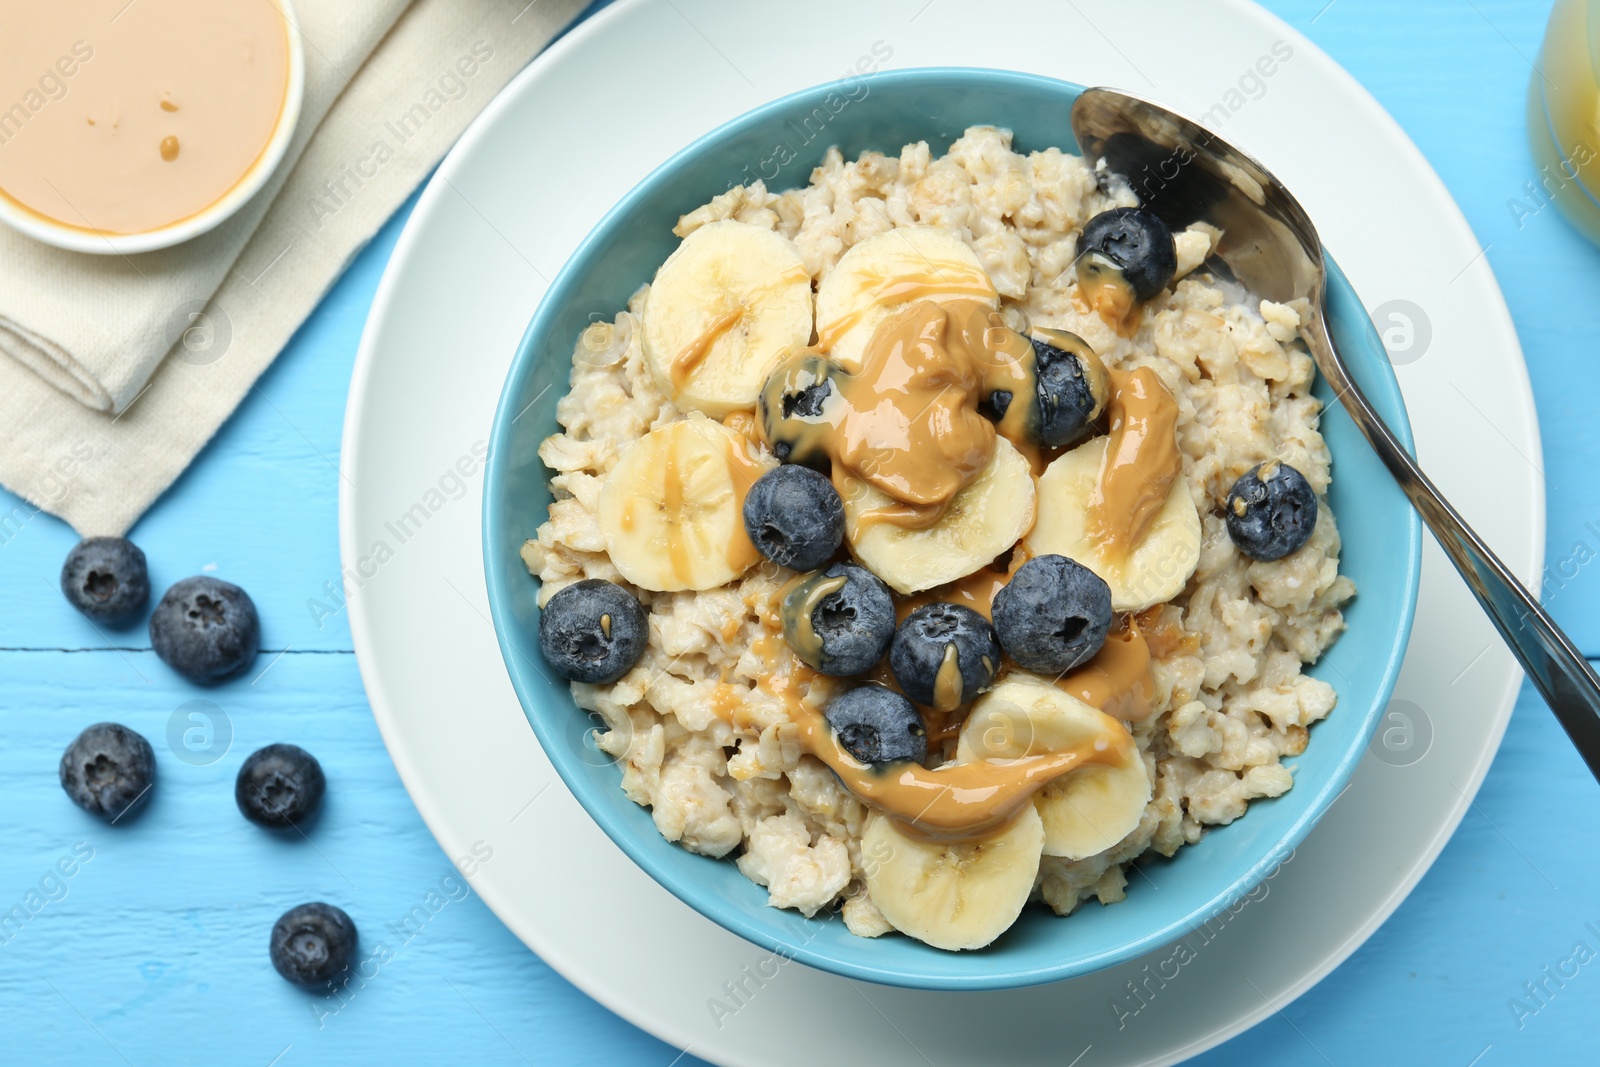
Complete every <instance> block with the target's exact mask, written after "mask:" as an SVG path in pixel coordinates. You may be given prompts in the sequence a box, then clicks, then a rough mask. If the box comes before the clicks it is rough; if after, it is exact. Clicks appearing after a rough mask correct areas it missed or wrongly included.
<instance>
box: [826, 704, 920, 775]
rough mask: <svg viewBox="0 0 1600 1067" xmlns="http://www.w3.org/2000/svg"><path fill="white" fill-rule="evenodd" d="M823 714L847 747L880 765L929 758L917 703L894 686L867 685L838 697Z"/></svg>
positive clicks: (855, 753)
mask: <svg viewBox="0 0 1600 1067" xmlns="http://www.w3.org/2000/svg"><path fill="white" fill-rule="evenodd" d="M823 715H824V716H825V717H826V718H827V720H828V725H829V726H831V727H833V732H834V734H835V735H836V736H837V737H838V738H839V743H840V744H841V745H843V746H844V747H845V750H846V751H848V752H849V753H850V755H852V756H854V757H855V758H856V759H858V760H860V761H861V762H862V763H869V764H872V765H874V766H878V765H880V764H884V763H894V762H896V761H898V760H910V761H912V762H913V763H921V762H922V761H923V760H925V759H927V758H928V734H927V731H926V730H925V729H924V728H923V725H922V715H921V714H920V713H919V712H918V711H917V709H916V706H915V705H914V704H912V703H911V701H909V700H907V699H906V698H905V697H903V696H901V695H900V694H899V693H896V692H895V691H894V690H893V689H885V688H884V687H883V686H881V685H863V686H859V687H858V688H855V689H851V690H848V691H846V692H844V693H841V694H839V695H838V696H836V697H834V698H833V700H832V702H831V703H829V704H828V707H827V710H825V711H824V712H823Z"/></svg>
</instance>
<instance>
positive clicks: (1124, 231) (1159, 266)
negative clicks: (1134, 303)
mask: <svg viewBox="0 0 1600 1067" xmlns="http://www.w3.org/2000/svg"><path fill="white" fill-rule="evenodd" d="M1085 252H1098V253H1100V254H1101V255H1102V256H1104V257H1105V258H1106V259H1109V260H1110V261H1111V262H1112V264H1113V265H1115V266H1116V268H1117V269H1118V270H1120V271H1121V272H1122V277H1123V279H1124V280H1125V281H1126V282H1127V283H1128V286H1129V288H1131V289H1132V290H1133V295H1134V298H1135V299H1137V300H1149V299H1150V298H1151V297H1153V296H1155V295H1156V294H1157V293H1159V292H1161V290H1163V289H1165V288H1166V287H1167V285H1168V284H1169V283H1170V282H1171V281H1172V276H1173V275H1174V274H1176V273H1177V272H1178V249H1177V245H1176V244H1175V243H1174V242H1173V240H1172V231H1171V230H1170V229H1168V228H1167V224H1166V223H1165V222H1162V221H1161V219H1160V218H1159V217H1158V216H1157V215H1155V214H1153V213H1152V212H1149V211H1146V210H1144V209H1143V208H1137V207H1118V208H1112V209H1111V210H1110V211H1102V212H1101V213H1100V214H1098V215H1096V216H1095V217H1094V218H1092V219H1090V220H1089V221H1088V222H1087V223H1086V224H1085V225H1084V227H1083V233H1082V235H1081V236H1079V238H1078V254H1079V255H1080V256H1081V255H1083V254H1084V253H1085Z"/></svg>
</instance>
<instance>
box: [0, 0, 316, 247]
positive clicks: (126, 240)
mask: <svg viewBox="0 0 1600 1067" xmlns="http://www.w3.org/2000/svg"><path fill="white" fill-rule="evenodd" d="M272 2H273V3H274V4H275V5H276V6H277V8H278V10H279V12H280V13H281V14H282V15H283V19H284V22H285V23H287V24H288V30H289V82H288V85H287V86H285V88H284V94H283V108H282V110H280V111H279V112H278V122H277V125H276V126H274V127H273V129H272V136H271V137H270V138H268V140H267V145H266V148H265V149H263V150H262V152H261V154H260V155H259V156H257V157H256V161H255V162H254V163H253V164H251V166H250V169H249V170H247V171H245V173H244V176H243V177H242V178H240V179H239V180H238V181H237V182H235V183H234V185H233V188H231V189H229V190H228V191H227V192H226V193H224V194H223V195H222V197H221V198H220V199H218V200H217V201H215V202H214V203H212V204H210V205H209V206H207V207H205V208H203V209H202V210H200V211H197V212H196V213H195V214H193V215H190V216H189V217H188V218H184V219H180V220H178V221H177V222H174V223H170V224H169V225H166V226H162V227H160V228H159V229H154V230H145V231H144V232H142V233H102V232H101V231H99V230H94V229H88V228H85V227H82V226H72V225H70V224H68V223H65V222H59V221H57V220H55V219H51V218H48V217H46V216H44V215H40V214H38V213H36V212H33V211H29V210H28V209H26V208H24V207H23V206H21V205H20V204H18V203H16V202H15V201H13V200H12V199H11V198H10V197H7V196H0V222H4V223H5V224H6V225H8V226H10V227H11V228H12V229H15V230H18V231H20V232H22V233H24V234H26V235H28V236H29V237H32V238H33V239H34V240H36V241H43V242H44V243H45V244H47V245H54V246H55V247H57V248H65V249H66V250H67V251H69V252H88V253H90V254H92V255H103V256H109V255H132V254H134V253H137V252H154V251H155V250H156V249H158V248H170V247H172V246H173V245H175V244H182V243H183V242H184V241H187V240H189V239H191V238H194V237H199V236H200V235H201V234H203V233H205V232H207V231H209V230H212V229H215V228H216V227H217V226H220V225H221V224H222V223H223V222H225V221H226V220H227V219H228V218H230V217H231V216H232V215H233V213H234V212H236V211H238V210H239V208H240V207H242V206H243V205H244V203H245V201H247V200H249V199H250V198H251V197H252V196H254V195H255V194H256V193H257V192H259V191H260V190H261V187H262V186H263V185H265V184H266V183H267V179H268V178H270V177H272V172H273V171H275V170H276V169H277V168H278V164H279V163H280V162H281V161H282V160H283V154H284V152H286V151H288V148H289V141H290V139H291V138H293V137H294V128H295V125H296V123H298V122H299V120H300V104H301V101H302V100H303V99H304V98H305V88H306V56H305V46H304V45H303V44H302V43H301V39H300V23H299V21H298V20H297V19H296V17H295V13H294V5H293V3H292V0H272Z"/></svg>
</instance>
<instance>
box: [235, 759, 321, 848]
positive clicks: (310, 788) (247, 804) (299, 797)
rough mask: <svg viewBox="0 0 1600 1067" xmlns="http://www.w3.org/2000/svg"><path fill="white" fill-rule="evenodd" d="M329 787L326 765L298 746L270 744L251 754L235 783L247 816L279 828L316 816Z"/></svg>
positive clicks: (259, 823)
mask: <svg viewBox="0 0 1600 1067" xmlns="http://www.w3.org/2000/svg"><path fill="white" fill-rule="evenodd" d="M327 788H328V780H327V778H325V777H323V774H322V765H321V764H319V763H318V762H317V760H316V757H315V756H313V755H312V754H311V753H309V752H307V751H306V750H305V749H303V748H301V747H300V746H298V745H283V744H279V745H268V746H267V747H266V748H260V749H257V750H256V751H254V752H252V753H250V756H249V758H248V759H246V760H245V761H244V765H243V766H242V767H240V768H239V777H238V778H237V779H235V781H234V783H233V800H234V803H236V804H238V805H239V811H240V812H242V813H243V815H244V817H245V818H247V819H249V820H250V821H251V822H253V823H255V824H256V825H258V826H265V827H268V828H270V829H274V830H278V829H282V828H284V827H287V826H295V825H297V824H299V823H301V822H303V821H304V820H305V819H307V818H308V817H310V816H311V815H313V814H314V813H315V812H316V810H317V807H318V805H320V804H321V803H322V794H323V793H324V792H325V791H326V790H327Z"/></svg>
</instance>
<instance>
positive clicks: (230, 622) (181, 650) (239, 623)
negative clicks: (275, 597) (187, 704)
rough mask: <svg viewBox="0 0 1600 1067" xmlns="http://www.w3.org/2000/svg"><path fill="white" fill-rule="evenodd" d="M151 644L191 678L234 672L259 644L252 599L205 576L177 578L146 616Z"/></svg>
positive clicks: (214, 678) (213, 678)
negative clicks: (148, 619) (148, 618)
mask: <svg viewBox="0 0 1600 1067" xmlns="http://www.w3.org/2000/svg"><path fill="white" fill-rule="evenodd" d="M150 644H151V645H153V646H154V647H155V650H156V655H158V656H160V657H161V659H162V661H163V662H165V663H166V665H167V666H169V667H171V668H172V669H173V670H175V671H177V672H178V673H179V674H181V675H183V676H184V677H185V678H187V679H189V680H190V681H191V682H195V683H197V684H200V685H208V684H210V683H212V682H220V681H222V680H223V679H224V678H228V677H230V676H232V675H235V674H238V673H239V672H240V671H242V670H244V669H245V668H246V667H248V666H249V665H250V663H251V662H252V661H253V660H254V659H255V658H256V651H257V650H258V649H259V648H260V647H261V621H260V619H259V618H258V617H257V616H256V605H255V602H254V601H252V600H251V599H250V595H249V594H248V593H246V592H245V591H244V590H243V589H240V588H239V587H238V586H236V585H233V584H231V583H229V582H224V581H222V580H221V579H218V578H212V577H209V576H207V575H204V574H202V575H198V576H196V577H194V578H185V579H184V580H183V581H181V582H177V583H175V584H174V585H173V586H172V588H170V589H168V590H167V592H166V594H165V595H164V596H163V597H162V598H161V603H159V604H157V605H156V610H155V611H154V612H152V613H151V615H150Z"/></svg>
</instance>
